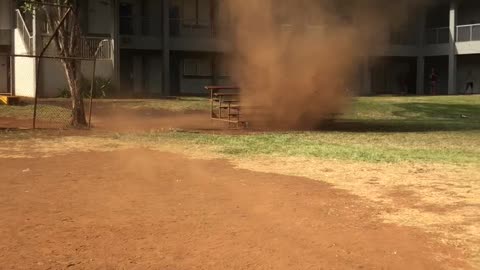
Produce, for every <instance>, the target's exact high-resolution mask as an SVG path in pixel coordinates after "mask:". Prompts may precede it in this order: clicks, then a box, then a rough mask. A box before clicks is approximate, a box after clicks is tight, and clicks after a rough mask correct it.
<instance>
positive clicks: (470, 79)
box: [465, 70, 475, 95]
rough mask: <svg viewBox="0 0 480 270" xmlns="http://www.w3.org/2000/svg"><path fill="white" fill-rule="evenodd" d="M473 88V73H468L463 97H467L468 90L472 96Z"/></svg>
mask: <svg viewBox="0 0 480 270" xmlns="http://www.w3.org/2000/svg"><path fill="white" fill-rule="evenodd" d="M474 86H475V82H474V78H473V71H472V70H470V71H468V74H467V80H466V82H465V95H468V90H470V93H471V94H472V95H473V87H474Z"/></svg>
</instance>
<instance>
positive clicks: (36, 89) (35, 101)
mask: <svg viewBox="0 0 480 270" xmlns="http://www.w3.org/2000/svg"><path fill="white" fill-rule="evenodd" d="M41 59H42V58H41V57H39V58H38V59H37V70H36V74H35V75H36V80H35V97H34V102H33V125H32V126H33V129H35V128H36V123H37V103H38V84H39V81H40V60H41Z"/></svg>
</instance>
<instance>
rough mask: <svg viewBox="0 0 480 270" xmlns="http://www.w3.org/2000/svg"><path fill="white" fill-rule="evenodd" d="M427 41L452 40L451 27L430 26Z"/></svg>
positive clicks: (442, 41) (429, 42) (439, 42)
mask: <svg viewBox="0 0 480 270" xmlns="http://www.w3.org/2000/svg"><path fill="white" fill-rule="evenodd" d="M425 37H426V43H427V44H444V43H449V42H450V28H448V27H438V28H429V29H427V30H426V34H425Z"/></svg>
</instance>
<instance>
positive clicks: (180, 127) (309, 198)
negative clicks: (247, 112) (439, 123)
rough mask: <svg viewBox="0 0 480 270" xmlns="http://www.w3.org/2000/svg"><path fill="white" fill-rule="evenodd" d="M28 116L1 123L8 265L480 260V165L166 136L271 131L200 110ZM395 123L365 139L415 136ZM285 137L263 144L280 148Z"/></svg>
mask: <svg viewBox="0 0 480 270" xmlns="http://www.w3.org/2000/svg"><path fill="white" fill-rule="evenodd" d="M30 124H31V121H30V120H16V119H13V118H8V117H3V118H0V128H2V129H5V130H8V129H10V128H12V129H13V131H3V133H2V134H0V135H1V136H3V137H1V138H2V140H3V143H2V144H1V145H0V164H2V171H1V173H2V174H1V176H0V179H1V181H0V215H1V216H2V218H1V219H0V239H1V240H0V269H477V268H475V267H476V266H477V265H480V264H479V262H480V260H479V259H480V256H479V255H478V254H476V252H477V251H479V250H480V248H479V247H480V238H479V236H478V235H479V234H478V232H479V229H480V228H479V227H478V224H479V223H478V222H479V221H480V220H479V215H478V213H480V212H479V205H480V204H479V203H480V202H479V201H478V198H479V196H477V195H478V194H480V189H479V188H478V187H479V184H478V183H480V182H479V180H480V179H479V178H478V176H479V174H478V168H477V167H475V165H476V164H475V163H471V164H470V163H469V164H466V165H464V166H459V165H456V164H436V163H425V162H423V163H422V162H418V163H416V162H410V163H408V162H403V163H402V162H393V163H391V164H388V163H375V162H370V163H369V162H359V161H354V160H336V159H330V160H329V159H322V158H312V157H302V156H278V155H270V156H264V155H254V154H252V155H250V156H248V155H247V156H243V157H236V156H234V155H230V156H228V155H221V154H218V152H215V151H213V150H214V149H215V145H205V144H199V145H195V143H191V142H188V141H186V140H178V141H173V142H172V141H168V140H167V139H168V138H171V137H175V136H180V137H182V136H185V134H186V135H187V136H190V135H191V134H198V135H199V136H210V135H211V134H215V136H217V135H218V136H217V137H221V140H227V139H229V138H240V140H239V141H231V142H233V143H237V144H243V143H244V142H243V141H241V138H243V137H255V136H257V135H258V134H260V136H261V135H262V132H261V131H258V130H257V131H255V130H229V129H225V125H223V124H222V123H216V122H212V121H211V120H210V119H209V117H208V113H207V112H205V111H195V110H193V111H184V112H173V111H168V110H163V109H148V108H141V109H134V110H133V109H125V108H123V107H116V108H112V107H109V106H103V107H102V106H99V107H98V108H97V110H96V114H95V115H94V118H93V124H94V129H93V130H92V131H87V130H82V131H72V130H41V131H39V132H35V133H32V132H28V131H19V130H15V128H28V127H29V126H30ZM40 124H42V125H44V126H48V122H40ZM172 130H173V131H175V132H171V131H172ZM179 131H180V132H179ZM184 131H186V132H184ZM0 132H1V130H0ZM273 133H274V134H276V133H275V132H273ZM279 133H281V132H279ZM326 133H328V132H326ZM413 133H415V132H413ZM419 133H423V132H419ZM150 134H153V135H150ZM162 134H166V135H165V136H164V135H162ZM189 134H190V135H189ZM293 134H294V135H293V136H300V135H297V134H296V133H293ZM335 134H336V133H335V132H334V133H333V136H338V135H335ZM360 134H361V133H358V134H354V135H353V136H352V137H349V136H348V134H343V135H342V136H343V140H344V141H341V143H345V145H354V141H350V140H352V138H353V137H355V136H359V135H360ZM392 134H393V135H391V136H392V138H387V139H386V138H385V137H382V136H380V135H371V134H368V133H367V134H364V135H362V136H365V142H367V143H370V141H376V140H385V145H388V144H389V143H392V142H391V141H392V140H397V139H395V138H397V137H395V136H400V138H402V139H403V138H406V137H405V136H410V135H408V134H406V133H403V134H400V135H398V134H397V135H395V134H394V133H392ZM425 134H427V133H425ZM425 134H423V135H422V134H421V135H420V136H427V137H428V138H429V139H428V140H430V138H436V137H435V136H440V135H438V134H436V133H428V134H427V135H425ZM230 135H240V136H230ZM242 135H252V136H242ZM327 135H328V134H326V136H327ZM414 135H415V134H414ZM414 135H411V136H414ZM135 136H138V137H135ZM149 136H152V138H150V137H149ZM155 136H158V137H155ZM272 136H276V135H272ZM309 136H314V135H309ZM369 136H377V137H369ZM441 136H454V137H455V136H464V135H462V133H461V131H459V132H457V133H451V134H450V133H448V134H447V135H441ZM465 136H467V137H465V138H469V137H468V136H470V135H468V134H467V135H465ZM124 137H125V138H124ZM145 138H147V139H145ZM149 138H150V141H149V140H148V139H149ZM279 138H280V137H273V141H262V142H263V143H270V142H273V143H274V144H275V145H277V147H279V146H281V145H282V141H280V142H275V140H276V139H279ZM422 138H423V137H422ZM440 138H443V137H440ZM459 138H463V137H459ZM197 139H198V138H197ZM209 139H211V137H207V140H209ZM254 139H255V138H253V139H251V140H252V141H251V142H255V141H253V140H254ZM260 139H262V140H263V139H265V138H262V137H260ZM324 140H328V139H324ZM408 140H411V141H412V142H413V141H414V140H412V139H411V138H410V139H408ZM428 140H427V141H428ZM440 140H441V139H440ZM440 140H439V141H438V142H437V143H435V144H437V145H440ZM405 141H407V139H405ZM229 142H230V141H229ZM316 143H317V144H327V143H325V142H324V141H323V142H322V141H319V142H316ZM336 143H337V142H332V144H336ZM416 143H417V144H419V146H418V149H420V150H421V149H422V147H425V148H428V149H430V148H433V147H431V146H430V144H424V142H423V141H417V142H416ZM455 143H457V144H458V145H457V146H458V148H452V151H460V150H462V151H463V149H464V148H461V147H460V146H462V147H463V143H466V142H465V141H464V140H459V141H458V142H455ZM471 143H472V142H470V144H471ZM380 144H382V143H381V142H380ZM392 145H393V146H391V147H397V148H401V150H402V151H404V152H401V153H405V154H408V153H410V152H409V151H410V150H409V148H407V146H404V145H402V144H392ZM473 145H475V142H474V143H473ZM218 147H220V146H218ZM259 147H265V144H261V143H260V144H259ZM380 147H383V145H382V146H380ZM442 147H445V146H442ZM212 149H213V150H212ZM285 149H286V150H285V151H286V152H288V151H290V150H288V149H287V148H285ZM345 149H347V148H345ZM466 149H467V150H468V148H466ZM234 150H235V149H234ZM327 150H328V149H327ZM345 151H347V150H345ZM233 153H235V151H233ZM336 154H338V153H336ZM340 154H341V152H340Z"/></svg>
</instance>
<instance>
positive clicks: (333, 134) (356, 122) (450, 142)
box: [120, 96, 480, 164]
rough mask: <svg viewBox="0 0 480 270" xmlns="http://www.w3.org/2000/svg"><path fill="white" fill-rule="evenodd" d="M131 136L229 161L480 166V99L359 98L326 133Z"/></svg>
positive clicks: (161, 134) (475, 97)
mask: <svg viewBox="0 0 480 270" xmlns="http://www.w3.org/2000/svg"><path fill="white" fill-rule="evenodd" d="M132 136H133V135H132ZM132 136H130V135H129V136H127V137H128V138H127V139H128V140H146V141H151V142H158V143H162V142H172V143H180V144H186V145H189V144H190V145H195V146H202V145H205V146H214V147H215V149H217V151H218V152H220V153H222V154H225V155H230V156H243V157H248V156H252V155H271V156H301V157H316V158H324V159H339V160H352V161H365V162H435V163H455V164H480V97H479V96H457V97H452V96H449V97H365V98H358V99H356V100H355V101H354V102H353V105H352V108H351V110H350V111H349V112H347V113H346V114H345V115H343V116H342V118H341V119H340V120H339V121H338V122H337V123H336V124H335V125H333V126H332V127H329V128H327V129H326V130H323V131H309V132H281V133H279V132H270V133H262V134H254V135H236V136H232V135H209V134H195V133H183V132H174V133H149V134H143V135H135V136H133V137H132ZM120 137H122V136H120ZM123 139H125V137H123Z"/></svg>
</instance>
